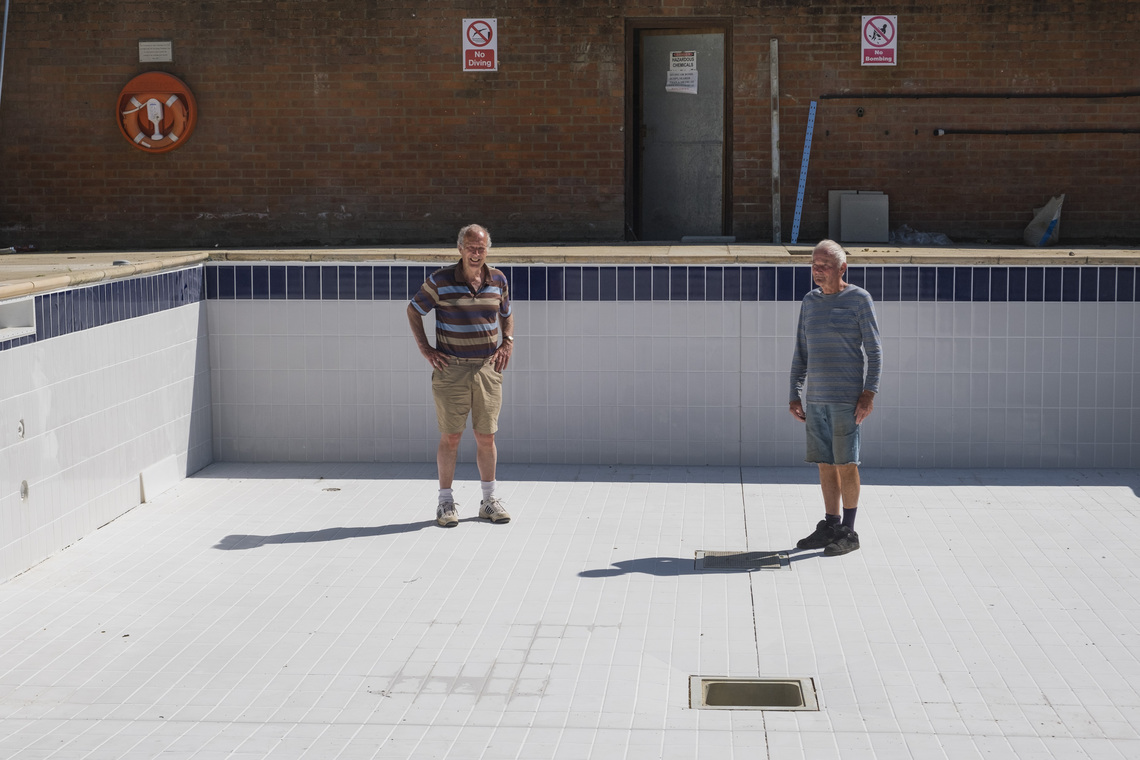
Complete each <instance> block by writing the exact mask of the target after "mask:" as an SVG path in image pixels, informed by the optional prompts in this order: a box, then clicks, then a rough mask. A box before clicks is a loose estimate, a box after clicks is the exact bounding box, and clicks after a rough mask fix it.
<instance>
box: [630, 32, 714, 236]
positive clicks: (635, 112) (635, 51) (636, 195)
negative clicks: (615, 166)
mask: <svg viewBox="0 0 1140 760" xmlns="http://www.w3.org/2000/svg"><path fill="white" fill-rule="evenodd" d="M659 29H669V30H678V31H686V30H693V31H697V30H702V29H705V30H707V29H715V30H718V31H720V32H722V33H723V34H724V153H723V155H722V161H723V166H722V167H721V175H722V180H723V185H724V186H723V189H722V191H721V198H722V201H721V222H720V226H721V234H722V235H732V204H733V200H732V143H733V139H732V137H733V131H732V94H733V85H732V70H733V57H732V19H731V18H727V17H723V16H715V17H700V16H697V17H690V18H627V19H626V20H625V117H624V118H625V130H624V131H625V239H626V240H629V241H637V240H640V239H641V129H640V124H641V113H642V104H641V99H642V88H641V45H640V42H641V33H642V32H645V31H654V30H659Z"/></svg>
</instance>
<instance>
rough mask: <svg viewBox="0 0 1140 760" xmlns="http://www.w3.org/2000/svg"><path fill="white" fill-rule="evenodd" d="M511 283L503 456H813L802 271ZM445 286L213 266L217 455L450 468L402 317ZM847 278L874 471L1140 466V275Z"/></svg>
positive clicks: (992, 272)
mask: <svg viewBox="0 0 1140 760" xmlns="http://www.w3.org/2000/svg"><path fill="white" fill-rule="evenodd" d="M500 266H502V268H503V269H504V271H505V272H506V273H507V275H508V277H509V279H510V281H511V287H512V292H513V298H514V300H513V306H514V310H515V311H514V313H515V325H516V326H515V335H516V338H517V340H516V344H515V345H516V348H515V356H514V358H513V360H512V363H511V367H510V368H509V369H508V372H507V380H506V400H505V406H504V409H503V413H502V416H501V418H500V434H499V436H498V441H497V442H498V448H499V457H500V460H501V461H503V462H539V463H543V462H546V463H585V464H684V465H745V466H782V465H795V464H799V463H801V462H802V459H803V426H802V425H801V424H800V423H798V422H796V421H795V420H794V419H793V418H792V417H791V415H789V414H788V411H787V392H788V391H787V388H788V379H787V378H788V367H789V363H790V360H791V353H792V334H793V332H794V329H795V324H796V317H797V315H798V312H799V300H800V298H802V295H803V293H804V292H806V289H808V288H809V287H811V284H810V270H809V268H808V267H806V266H795V267H792V266H784V267H756V266H753V267H695V266H688V267H686V266H668V267H666V266H621V267H618V266H608V267H607V266H600V267H599V266H580V267H571V266H542V265H538V266H535V265H527V266H511V265H509V264H500ZM432 269H434V267H425V266H424V265H422V264H413V265H404V264H394V265H387V264H385V265H380V266H359V265H339V266H338V265H335V264H324V265H315V264H314V265H306V266H300V265H297V266H288V265H272V264H271V265H263V264H253V265H250V264H217V265H213V264H212V265H210V266H209V267H208V271H207V292H208V293H209V300H208V312H209V325H210V366H211V378H212V385H211V388H212V397H213V414H214V417H213V430H214V442H215V448H214V455H215V458H217V459H219V460H232V461H279V460H288V461H298V460H300V461H309V460H326V461H416V462H425V461H426V462H430V461H434V457H435V450H436V445H437V442H438V433H437V428H436V424H435V411H434V407H433V405H432V401H431V395H430V387H429V377H430V373H429V370H428V367H427V365H426V363H425V362H424V360H423V359H422V358H421V357H420V355H419V353H418V352H417V350H416V348H415V345H414V343H413V342H412V339H411V337H410V334H409V331H408V325H407V319H406V316H405V309H406V305H407V299H408V297H409V296H410V294H411V293H413V292H414V291H415V289H416V288H417V287H418V286H419V283H420V282H422V280H423V278H424V275H425V272H430V271H431V270H432ZM850 274H851V280H852V281H853V282H857V283H858V284H862V285H865V286H866V287H868V289H869V290H870V291H871V293H872V295H874V296H875V297H876V299H877V309H878V313H879V321H880V326H881V331H882V336H883V344H884V353H885V367H886V370H885V374H884V379H883V384H882V388H881V392H880V394H879V396H878V399H877V405H876V412H875V414H874V415H873V416H872V417H871V418H870V419H869V420H868V421H867V423H866V425H865V429H864V450H863V454H864V463H865V464H866V465H868V466H882V467H1135V466H1138V465H1140V435H1138V434H1137V432H1136V431H1137V430H1138V429H1140V414H1138V411H1137V410H1138V408H1140V403H1138V402H1140V385H1138V384H1136V383H1135V381H1134V378H1135V375H1136V369H1137V367H1136V366H1135V364H1134V356H1135V355H1136V353H1137V351H1136V348H1137V342H1138V336H1140V310H1138V309H1137V303H1136V301H1135V279H1136V272H1135V268H1133V267H1126V268H1124V267H1121V268H1117V267H1028V268H1027V267H969V266H963V267H951V266H946V267H918V266H868V267H852V268H851V271H850ZM1015 299H1016V300H1015ZM426 322H427V328H428V331H429V335H430V333H431V330H432V323H433V318H432V317H429V318H428V319H427V320H426ZM470 438H471V436H467V437H466V439H467V440H465V442H464V449H463V451H462V454H461V456H462V458H463V461H467V462H470V461H473V455H474V444H473V441H471V440H470Z"/></svg>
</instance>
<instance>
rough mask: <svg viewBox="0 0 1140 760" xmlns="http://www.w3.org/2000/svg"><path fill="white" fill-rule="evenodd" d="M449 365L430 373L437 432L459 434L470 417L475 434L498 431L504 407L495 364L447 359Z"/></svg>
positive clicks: (501, 384)
mask: <svg viewBox="0 0 1140 760" xmlns="http://www.w3.org/2000/svg"><path fill="white" fill-rule="evenodd" d="M447 361H448V365H447V366H446V367H444V368H443V369H437V370H435V371H433V372H432V373H431V393H432V396H433V397H434V398H435V415H436V418H437V419H438V420H439V432H441V433H445V434H454V433H462V432H463V430H464V428H466V427H467V415H468V414H470V415H471V427H472V428H474V429H475V432H476V433H481V434H483V435H490V434H492V433H494V432H496V431H497V430H498V429H499V410H500V409H502V407H503V373H502V372H496V371H495V364H494V361H493V360H492V359H491V358H490V357H487V358H486V359H460V358H459V357H456V356H449V357H447Z"/></svg>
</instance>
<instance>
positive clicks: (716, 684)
mask: <svg viewBox="0 0 1140 760" xmlns="http://www.w3.org/2000/svg"><path fill="white" fill-rule="evenodd" d="M689 706H690V707H691V708H693V709H694V710H819V700H818V699H817V698H816V694H815V683H814V682H813V681H812V679H810V678H710V677H708V676H690V677H689Z"/></svg>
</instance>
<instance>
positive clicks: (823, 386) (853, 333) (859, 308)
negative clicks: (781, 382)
mask: <svg viewBox="0 0 1140 760" xmlns="http://www.w3.org/2000/svg"><path fill="white" fill-rule="evenodd" d="M882 371H883V350H882V344H881V342H880V340H879V323H878V321H877V320H876V319H875V305H874V302H873V301H872V300H871V294H870V293H868V292H867V291H866V290H863V288H860V287H858V286H856V285H848V286H847V287H846V288H844V289H843V290H841V291H839V292H838V293H831V294H827V293H824V292H823V291H822V290H821V289H820V288H816V289H814V290H812V291H811V292H810V293H808V294H807V295H806V296H804V300H803V304H802V305H801V306H800V321H799V326H798V327H797V328H796V347H795V351H794V353H793V354H792V374H791V394H790V400H791V401H796V400H798V399H800V393H801V391H802V390H803V387H804V378H805V377H806V378H807V394H806V395H805V396H804V397H803V399H802V400H804V401H811V402H814V403H817V404H854V403H855V402H856V401H858V400H859V394H860V393H862V392H863V391H864V390H868V391H872V392H875V393H878V392H879V378H880V377H881V375H882Z"/></svg>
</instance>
